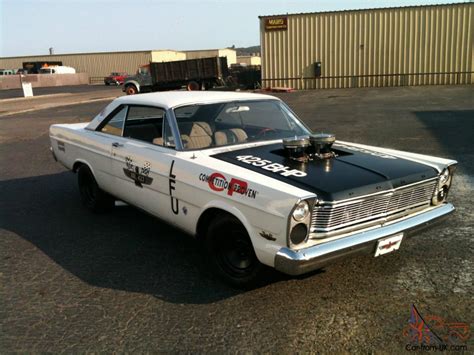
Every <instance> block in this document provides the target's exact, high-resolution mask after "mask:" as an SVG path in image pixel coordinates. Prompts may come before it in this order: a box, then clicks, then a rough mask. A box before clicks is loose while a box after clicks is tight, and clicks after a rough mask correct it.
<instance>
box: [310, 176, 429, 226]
mask: <svg viewBox="0 0 474 355" xmlns="http://www.w3.org/2000/svg"><path fill="white" fill-rule="evenodd" d="M436 184H437V180H436V179H434V180H431V181H429V182H424V183H419V184H416V185H411V186H408V187H402V188H399V189H396V190H392V191H390V192H387V193H381V194H378V195H374V196H368V197H362V198H360V199H359V198H358V199H354V200H349V201H342V202H339V203H333V204H330V203H327V204H323V205H317V206H315V207H314V210H313V215H312V220H311V232H313V233H327V232H332V231H336V230H339V229H342V228H345V227H349V226H353V225H355V224H359V223H363V222H369V221H376V220H378V219H381V218H385V217H389V216H391V215H395V214H399V213H402V214H403V212H406V211H409V210H411V209H413V208H419V207H424V206H429V205H430V203H431V198H432V196H433V192H434V189H435V187H436Z"/></svg>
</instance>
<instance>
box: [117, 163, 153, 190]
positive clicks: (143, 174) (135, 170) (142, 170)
mask: <svg viewBox="0 0 474 355" xmlns="http://www.w3.org/2000/svg"><path fill="white" fill-rule="evenodd" d="M125 164H126V165H127V167H126V168H123V172H124V174H125V176H126V177H128V178H130V179H132V180H133V181H134V182H135V185H136V186H138V187H141V188H143V185H151V183H152V182H153V179H152V178H151V177H149V176H148V175H150V168H151V164H150V162H149V161H146V162H145V163H144V164H143V166H142V167H139V166H137V165H135V164H134V163H133V159H132V158H131V157H125Z"/></svg>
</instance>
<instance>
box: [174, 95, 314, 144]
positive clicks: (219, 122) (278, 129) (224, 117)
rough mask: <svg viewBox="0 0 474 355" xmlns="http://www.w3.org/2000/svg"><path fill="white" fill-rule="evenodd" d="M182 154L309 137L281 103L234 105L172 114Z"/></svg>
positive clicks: (185, 109)
mask: <svg viewBox="0 0 474 355" xmlns="http://www.w3.org/2000/svg"><path fill="white" fill-rule="evenodd" d="M174 113H175V116H176V121H177V124H178V129H179V132H180V135H181V141H182V143H183V148H184V149H185V150H189V149H203V148H211V147H220V146H226V145H233V144H241V143H246V142H257V141H265V140H273V139H281V138H286V137H294V136H301V135H308V134H310V130H309V129H308V128H307V127H306V126H304V124H303V123H302V122H301V121H300V120H299V119H298V118H297V117H296V116H295V115H294V114H293V113H291V111H290V110H289V109H288V108H287V107H286V106H285V105H284V104H283V103H282V102H280V101H277V100H265V101H236V102H225V103H215V104H200V105H190V106H182V107H179V108H176V109H175V110H174Z"/></svg>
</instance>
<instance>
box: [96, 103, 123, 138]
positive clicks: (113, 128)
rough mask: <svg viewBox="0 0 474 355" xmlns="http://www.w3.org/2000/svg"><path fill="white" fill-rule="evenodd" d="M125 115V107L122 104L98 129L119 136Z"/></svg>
mask: <svg viewBox="0 0 474 355" xmlns="http://www.w3.org/2000/svg"><path fill="white" fill-rule="evenodd" d="M126 115H127V107H125V106H124V107H122V109H121V110H120V111H118V112H117V113H116V114H114V115H113V117H112V118H111V119H110V120H109V121H108V122H107V123H106V124H105V125H104V126H103V127H102V128H101V129H100V131H101V132H104V133H108V134H112V135H114V136H121V135H122V129H123V123H124V122H125V117H126Z"/></svg>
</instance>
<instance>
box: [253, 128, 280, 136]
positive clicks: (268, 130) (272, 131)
mask: <svg viewBox="0 0 474 355" xmlns="http://www.w3.org/2000/svg"><path fill="white" fill-rule="evenodd" d="M270 132H271V133H277V131H276V129H274V128H270V127H265V128H262V129H261V130H260V131H259V132H258V133H257V134H256V135H255V137H256V138H260V137H265V136H266V135H267V133H270Z"/></svg>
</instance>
